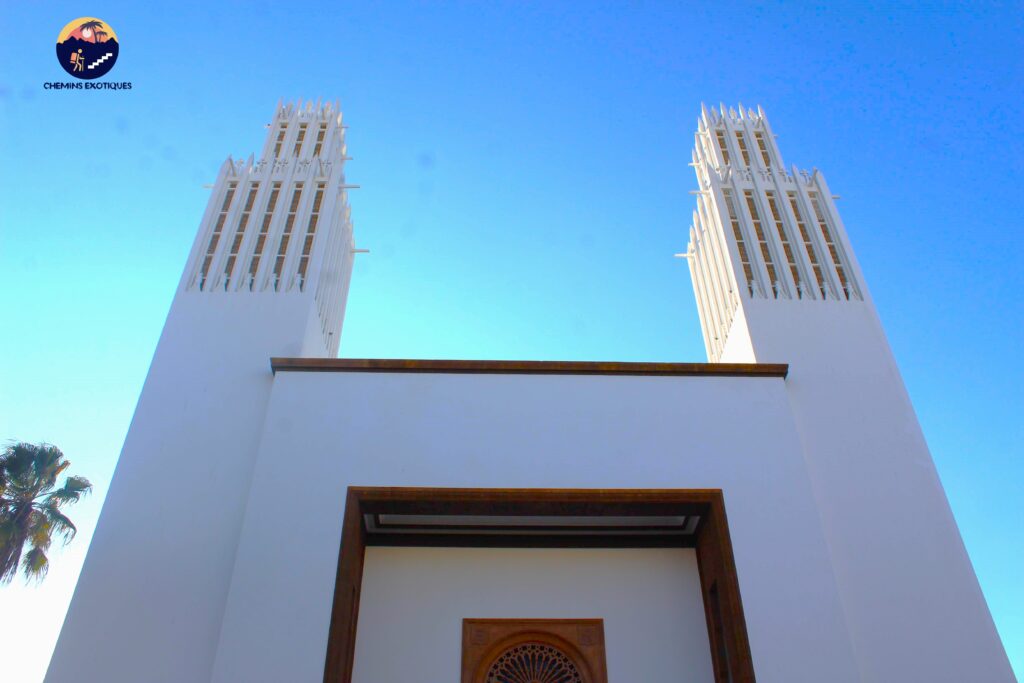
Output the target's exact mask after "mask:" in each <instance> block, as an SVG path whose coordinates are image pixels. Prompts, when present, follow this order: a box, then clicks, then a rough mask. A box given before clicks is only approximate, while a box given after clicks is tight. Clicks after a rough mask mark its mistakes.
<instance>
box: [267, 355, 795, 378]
mask: <svg viewBox="0 0 1024 683" xmlns="http://www.w3.org/2000/svg"><path fill="white" fill-rule="evenodd" d="M270 369H271V370H272V371H273V372H274V373H275V374H276V373H278V372H406V373H414V372H432V373H442V374H482V375H643V376H649V375H654V376H669V377H780V378H785V377H786V375H787V373H788V372H789V366H788V365H787V364H785V363H621V362H590V361H535V360H419V359H401V358H271V359H270Z"/></svg>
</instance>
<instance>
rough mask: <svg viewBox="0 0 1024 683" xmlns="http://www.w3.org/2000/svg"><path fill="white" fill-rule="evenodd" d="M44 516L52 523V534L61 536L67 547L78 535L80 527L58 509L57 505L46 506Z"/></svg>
mask: <svg viewBox="0 0 1024 683" xmlns="http://www.w3.org/2000/svg"><path fill="white" fill-rule="evenodd" d="M43 514H44V515H46V518H47V519H48V520H49V522H50V532H51V533H54V532H56V533H58V534H60V535H61V536H62V537H63V539H64V543H65V545H66V544H68V543H70V542H71V539H73V538H74V537H75V534H77V533H78V527H76V526H75V525H74V523H73V522H72V521H71V520H70V519H68V518H67V516H65V515H64V513H62V512H61V511H60V510H58V509H57V506H56V505H45V506H43Z"/></svg>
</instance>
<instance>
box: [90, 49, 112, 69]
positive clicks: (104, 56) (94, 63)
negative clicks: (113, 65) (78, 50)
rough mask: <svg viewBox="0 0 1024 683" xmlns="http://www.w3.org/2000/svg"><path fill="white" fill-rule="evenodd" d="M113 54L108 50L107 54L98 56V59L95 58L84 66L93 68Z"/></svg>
mask: <svg viewBox="0 0 1024 683" xmlns="http://www.w3.org/2000/svg"><path fill="white" fill-rule="evenodd" d="M113 56H114V53H113V52H108V53H107V54H105V55H103V56H102V57H100V58H99V59H97V60H96V61H95V62H93V63H92V64H90V65H89V66H87V67H85V68H86V69H95V68H96V67H98V66H99V65H100V64H102V63H103V62H105V61H107V60H108V59H110V58H111V57H113Z"/></svg>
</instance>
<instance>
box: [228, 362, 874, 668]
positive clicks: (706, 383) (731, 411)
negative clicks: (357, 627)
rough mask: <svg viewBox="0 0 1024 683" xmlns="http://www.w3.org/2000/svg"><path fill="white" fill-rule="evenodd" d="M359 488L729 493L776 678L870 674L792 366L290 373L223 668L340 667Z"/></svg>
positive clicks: (245, 537)
mask: <svg viewBox="0 0 1024 683" xmlns="http://www.w3.org/2000/svg"><path fill="white" fill-rule="evenodd" d="M349 485H359V486H451V487H557V488H589V487H593V488H602V487H627V488H634V487H635V488H722V489H723V490H724V494H725V504H726V510H727V514H728V519H729V526H730V530H731V534H732V541H733V546H734V549H735V557H736V563H737V570H738V575H739V583H740V589H741V592H742V598H743V604H744V609H745V614H746V620H747V626H748V630H749V635H750V643H751V650H752V656H753V661H754V665H755V668H756V671H757V674H758V680H759V681H762V682H764V683H771V682H772V681H779V682H785V683H799V682H801V681H807V682H808V683H812V682H813V683H820V681H823V680H828V681H831V682H844V681H851V682H852V681H856V680H858V677H857V666H856V663H855V662H854V656H853V652H852V650H851V647H850V640H849V637H848V635H847V633H846V627H845V623H844V620H843V615H842V611H841V608H840V603H839V599H838V595H837V591H836V586H835V581H834V579H833V575H832V570H831V565H830V563H829V558H828V551H827V548H826V544H825V540H824V536H823V533H822V528H821V524H820V520H819V516H818V512H817V510H816V507H815V501H814V498H813V495H812V492H811V486H810V481H809V479H808V476H807V474H806V470H805V463H804V459H803V456H802V454H801V452H800V442H799V438H798V435H797V431H796V427H795V424H794V422H793V418H792V416H791V412H790V408H789V403H788V400H787V397H786V386H785V383H784V381H783V380H782V379H778V378H729V377H624V376H611V377H610V376H564V375H563V376H538V375H446V374H377V373H337V374H335V373H301V372H286V373H278V375H277V376H276V377H275V379H274V384H273V389H272V392H271V399H270V404H269V406H268V412H267V420H266V425H265V427H264V432H263V436H262V440H261V444H260V447H259V454H258V462H257V465H256V470H255V472H254V475H253V484H252V489H251V491H250V496H249V502H248V507H247V510H246V516H245V523H244V527H243V531H242V536H241V540H240V543H239V546H238V553H237V558H236V562H235V570H234V574H233V577H232V580H231V589H230V594H229V596H228V601H227V606H226V610H225V612H224V619H223V626H222V630H221V635H220V642H219V645H218V650H217V658H216V663H215V666H214V675H213V680H214V681H217V683H232V682H234V681H240V680H244V681H248V682H252V683H258V682H261V681H266V682H268V683H269V682H271V681H281V680H288V681H295V682H305V683H314V682H319V681H320V680H322V676H323V665H324V657H325V653H326V647H327V631H328V624H329V620H330V610H331V602H332V596H333V590H334V576H335V571H336V567H337V560H338V546H339V541H340V535H341V520H342V512H343V509H344V497H345V491H346V487H347V486H349ZM270 539H272V540H270ZM456 579H457V576H452V577H450V579H449V589H450V590H457V588H458V583H457V581H456ZM494 588H495V590H500V589H501V584H500V581H496V582H495V585H494ZM648 595H649V593H648V592H647V589H646V588H645V587H643V586H639V585H637V586H633V587H631V588H630V589H629V590H628V591H627V592H626V594H625V595H623V598H624V601H625V600H628V599H629V598H631V597H636V599H644V600H645V599H647V598H646V597H645V596H648ZM510 616H511V615H510ZM603 616H604V617H605V618H608V619H614V620H616V621H617V620H618V619H620V618H621V617H620V616H618V615H616V614H615V613H607V614H605V615H603ZM270 644H273V646H270ZM608 647H609V649H610V650H611V649H613V648H617V647H618V644H616V643H613V642H609V644H608ZM453 654H454V653H453ZM356 666H357V667H359V666H363V664H361V663H359V661H358V654H357V663H356ZM617 666H619V665H618V664H617ZM368 674H369V672H366V675H368ZM674 675H675V672H665V677H662V678H661V679H660V680H673V678H672V677H671V676H674ZM364 680H366V679H364ZM377 680H378V681H380V683H388V682H387V680H386V679H377Z"/></svg>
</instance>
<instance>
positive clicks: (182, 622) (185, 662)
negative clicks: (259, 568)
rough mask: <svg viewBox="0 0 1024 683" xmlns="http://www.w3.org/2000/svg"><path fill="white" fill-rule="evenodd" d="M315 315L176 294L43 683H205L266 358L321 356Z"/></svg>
mask: <svg viewBox="0 0 1024 683" xmlns="http://www.w3.org/2000/svg"><path fill="white" fill-rule="evenodd" d="M313 305H314V304H313V298H312V295H310V294H304V295H288V294H285V295H278V294H275V293H265V294H252V295H249V296H244V295H243V296H235V295H231V294H225V293H222V292H202V293H200V292H179V294H178V296H177V297H176V298H175V301H174V304H173V306H172V308H171V312H170V314H169V315H168V319H167V324H166V325H165V327H164V331H163V334H162V335H161V338H160V342H159V344H158V346H157V350H156V353H155V354H154V356H153V362H152V364H151V366H150V371H149V375H148V376H147V378H146V383H145V385H144V386H143V390H142V394H141V396H140V397H139V403H138V405H137V406H136V409H135V415H134V417H133V418H132V423H131V427H130V429H129V431H128V436H127V437H126V439H125V443H124V448H123V449H122V451H121V457H120V459H119V460H118V463H117V469H116V471H115V473H114V477H113V480H112V482H111V485H110V490H109V492H108V494H107V497H106V500H105V501H104V503H103V510H102V512H101V515H100V520H99V524H98V525H97V528H96V532H95V534H94V536H93V539H92V543H91V545H90V547H89V553H88V555H87V557H86V560H85V563H84V565H83V567H82V573H81V576H80V577H79V580H78V584H77V585H76V587H75V593H74V597H73V599H72V602H71V605H70V607H69V609H68V613H67V616H66V617H65V620H64V625H63V628H62V629H61V634H60V638H59V639H58V642H57V645H56V648H55V650H54V654H53V657H52V658H51V660H50V665H49V669H48V672H47V677H46V680H47V681H49V682H50V683H64V682H72V681H74V682H76V683H77V682H78V681H106V682H107V683H137V682H139V681H146V682H147V683H156V682H160V681H167V682H168V683H182V682H186V681H189V682H190V681H196V682H197V683H198V682H200V681H203V682H205V681H208V680H209V676H210V669H211V667H212V664H213V658H214V655H215V652H216V643H217V637H218V633H219V631H220V621H221V616H222V614H223V609H224V601H225V599H226V596H227V590H228V585H229V581H230V578H231V575H232V571H233V568H234V559H235V549H236V548H237V545H238V537H239V533H240V530H241V526H242V521H243V514H244V511H245V505H246V500H247V497H248V493H249V483H250V477H251V475H252V472H253V468H254V466H255V462H256V453H257V450H258V448H259V443H260V438H261V425H262V424H263V420H264V417H265V412H266V408H267V402H268V400H269V397H270V390H271V386H272V384H273V380H272V376H271V374H270V371H269V356H270V355H271V354H274V353H277V354H297V355H304V354H313V353H319V354H322V353H323V352H324V349H323V342H322V336H321V334H320V333H319V331H318V330H316V331H315V332H312V333H311V334H310V336H308V337H305V338H304V337H302V336H300V334H301V331H303V330H306V329H307V324H306V323H307V318H309V317H313V318H314V319H315V318H316V315H315V311H314V309H313ZM296 330H298V331H300V334H296ZM318 345H319V346H318Z"/></svg>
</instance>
